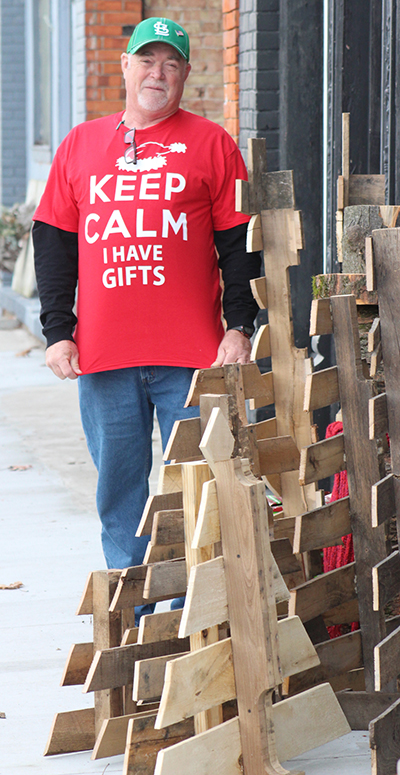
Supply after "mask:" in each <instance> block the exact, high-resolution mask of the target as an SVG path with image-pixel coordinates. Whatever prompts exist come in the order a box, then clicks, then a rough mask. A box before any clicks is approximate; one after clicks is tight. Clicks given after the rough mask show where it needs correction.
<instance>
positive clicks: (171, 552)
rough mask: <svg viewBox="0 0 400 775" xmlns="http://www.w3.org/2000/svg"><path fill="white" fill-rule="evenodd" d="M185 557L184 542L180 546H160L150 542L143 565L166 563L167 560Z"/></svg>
mask: <svg viewBox="0 0 400 775" xmlns="http://www.w3.org/2000/svg"><path fill="white" fill-rule="evenodd" d="M184 556H185V544H184V542H183V541H182V542H181V543H179V544H166V545H165V546H160V545H158V544H153V543H152V541H149V543H148V544H147V548H146V551H145V553H144V557H143V565H149V564H150V563H155V562H166V561H167V560H177V559H181V558H183V557H184Z"/></svg>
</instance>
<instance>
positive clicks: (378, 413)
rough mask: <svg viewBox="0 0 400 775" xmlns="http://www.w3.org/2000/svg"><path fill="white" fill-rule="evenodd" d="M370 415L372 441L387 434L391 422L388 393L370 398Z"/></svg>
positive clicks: (370, 436)
mask: <svg viewBox="0 0 400 775" xmlns="http://www.w3.org/2000/svg"><path fill="white" fill-rule="evenodd" d="M368 415H369V438H370V439H376V438H378V437H379V436H382V434H384V433H387V429H388V422H389V420H388V409H387V398H386V393H380V395H378V396H374V397H373V398H370V400H369V404H368Z"/></svg>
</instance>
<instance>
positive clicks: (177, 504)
mask: <svg viewBox="0 0 400 775" xmlns="http://www.w3.org/2000/svg"><path fill="white" fill-rule="evenodd" d="M181 508H182V493H181V492H168V493H164V494H162V495H150V496H149V497H148V499H147V502H146V505H145V507H144V510H143V515H142V518H141V520H140V523H139V527H138V529H137V531H136V535H137V536H143V535H150V533H151V528H152V525H153V517H154V514H155V512H156V511H170V510H171V509H181Z"/></svg>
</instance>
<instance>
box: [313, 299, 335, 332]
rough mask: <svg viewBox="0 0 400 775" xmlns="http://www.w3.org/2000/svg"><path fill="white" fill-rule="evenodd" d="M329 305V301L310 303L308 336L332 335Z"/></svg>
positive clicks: (319, 300)
mask: <svg viewBox="0 0 400 775" xmlns="http://www.w3.org/2000/svg"><path fill="white" fill-rule="evenodd" d="M332 333H333V326H332V317H331V303H330V300H329V299H313V301H312V302H311V315H310V336H323V335H324V334H332Z"/></svg>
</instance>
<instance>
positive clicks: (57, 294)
mask: <svg viewBox="0 0 400 775" xmlns="http://www.w3.org/2000/svg"><path fill="white" fill-rule="evenodd" d="M246 231H247V224H241V225H239V226H234V227H233V228H232V229H225V230H224V231H216V232H214V239H215V245H216V248H217V251H218V255H219V259H218V263H219V266H220V269H221V271H222V279H223V282H224V295H223V310H224V317H225V320H226V323H227V326H228V328H234V327H235V326H239V325H244V326H252V324H253V320H254V318H255V316H256V314H257V311H258V307H257V303H256V302H255V301H254V298H253V295H252V293H251V289H250V284H249V283H250V280H251V279H252V278H254V277H258V276H259V273H260V264H261V259H260V254H259V253H246ZM32 234H33V243H34V248H35V269H36V279H37V285H38V292H39V298H40V303H41V311H40V320H41V323H42V327H43V334H44V336H45V337H46V339H47V346H48V347H49V346H50V345H52V344H55V343H56V342H59V341H61V340H63V339H70V340H72V339H73V331H74V328H75V325H76V323H77V318H76V316H75V314H74V311H73V308H74V303H75V294H76V288H77V283H78V235H77V234H76V233H75V232H70V231H64V230H63V229H58V228H57V227H55V226H51V225H50V224H48V223H43V222H42V221H35V223H34V226H33V232H32Z"/></svg>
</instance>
